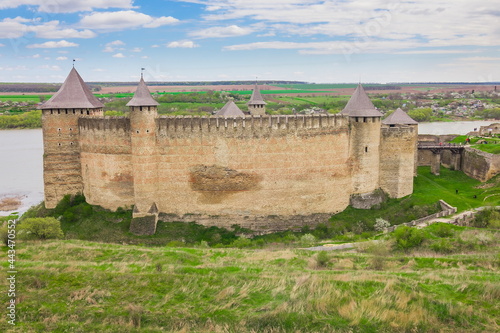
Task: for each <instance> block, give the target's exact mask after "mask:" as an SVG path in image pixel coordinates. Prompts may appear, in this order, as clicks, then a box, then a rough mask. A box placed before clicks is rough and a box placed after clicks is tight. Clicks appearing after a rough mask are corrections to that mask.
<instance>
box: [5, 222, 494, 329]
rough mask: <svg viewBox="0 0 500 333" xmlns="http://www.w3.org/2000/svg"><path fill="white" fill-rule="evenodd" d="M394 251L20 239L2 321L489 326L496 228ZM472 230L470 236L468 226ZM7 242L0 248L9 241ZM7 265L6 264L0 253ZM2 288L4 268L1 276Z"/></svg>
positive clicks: (117, 325)
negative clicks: (10, 305) (447, 249)
mask: <svg viewBox="0 0 500 333" xmlns="http://www.w3.org/2000/svg"><path fill="white" fill-rule="evenodd" d="M436 230H437V227H436V226H433V227H429V228H426V229H424V232H425V233H426V234H427V235H434V238H432V239H431V238H430V240H428V241H427V242H428V244H424V245H423V246H422V247H421V248H417V249H415V250H412V252H409V253H401V252H394V251H391V250H390V249H389V250H387V247H390V236H388V239H387V240H386V241H384V242H382V243H377V245H376V246H378V247H379V248H380V247H383V248H386V250H385V252H384V255H383V256H381V255H380V253H379V252H377V251H380V249H378V250H374V248H360V250H358V251H357V252H352V251H351V252H345V253H344V252H338V251H334V252H328V253H327V254H326V255H325V254H323V255H322V256H321V262H320V261H319V260H320V259H319V257H318V253H314V252H310V251H304V250H292V249H281V250H273V251H270V250H238V249H192V248H161V247H155V248H148V247H142V246H131V245H121V244H103V243H96V242H90V241H77V240H65V241H45V242H35V241H30V242H22V243H19V244H18V245H17V248H16V250H17V254H18V260H17V262H16V265H17V270H18V273H17V277H16V278H17V280H16V286H17V295H18V296H19V299H18V304H17V307H16V313H17V316H18V317H17V320H18V321H17V324H16V326H14V327H12V326H10V325H9V324H7V323H6V317H5V316H2V317H1V318H0V330H2V331H6V332H70V331H73V332H120V333H122V332H124V333H126V332H200V333H205V332H207V333H208V332H210V333H217V332H235V333H236V332H238V333H239V332H242V333H245V332H269V333H271V332H294V333H295V332H442V330H443V328H444V327H446V330H447V331H449V332H453V331H455V332H493V331H495V330H496V329H497V328H498V325H499V324H500V274H499V273H500V265H499V264H500V262H499V259H500V258H499V257H498V237H497V236H498V234H497V233H495V231H489V230H482V231H481V233H483V235H485V236H481V237H482V238H481V239H484V238H485V237H486V238H487V239H489V243H488V246H479V247H475V248H474V249H472V248H470V249H469V248H467V251H466V252H463V251H462V252H457V251H454V252H453V253H450V254H448V255H443V254H440V253H436V252H432V251H431V252H430V251H429V250H428V248H429V246H430V245H431V244H432V242H434V241H435V240H436V239H446V240H449V241H450V242H454V241H456V240H458V239H462V238H463V239H465V240H466V241H468V242H472V243H474V244H475V243H477V242H478V239H479V238H477V237H476V238H474V237H475V236H474V235H477V232H476V231H475V229H471V228H463V227H453V230H452V236H451V237H449V238H442V237H438V236H436V234H439V230H438V231H436ZM471 235H472V236H471ZM2 250H3V251H4V252H5V251H6V248H5V247H3V248H2ZM2 266H3V271H5V269H6V263H2ZM1 281H2V282H1V283H0V284H2V288H3V289H4V290H6V288H7V286H6V279H5V278H2V279H1Z"/></svg>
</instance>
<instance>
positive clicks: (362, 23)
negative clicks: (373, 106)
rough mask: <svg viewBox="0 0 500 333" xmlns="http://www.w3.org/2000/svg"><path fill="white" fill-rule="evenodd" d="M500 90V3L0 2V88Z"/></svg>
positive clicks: (361, 0)
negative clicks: (388, 86)
mask: <svg viewBox="0 0 500 333" xmlns="http://www.w3.org/2000/svg"><path fill="white" fill-rule="evenodd" d="M73 59H76V68H77V69H78V71H79V72H80V74H81V75H82V77H83V78H84V80H86V81H134V80H137V79H138V78H139V76H140V69H141V68H145V72H144V73H145V74H144V75H145V79H146V80H147V81H193V80H201V81H214V80H254V79H255V78H258V79H260V80H299V81H307V82H317V83H325V82H331V83H340V82H358V81H362V82H379V83H385V82H432V81H444V82H453V81H472V82H493V81H500V0H474V1H470V0H415V1H412V0H404V1H403V0H389V1H387V0H179V1H166V0H153V1H145V0H142V1H133V0H0V82H62V81H63V80H64V78H65V77H66V75H67V74H68V72H69V70H70V69H71V66H72V60H73Z"/></svg>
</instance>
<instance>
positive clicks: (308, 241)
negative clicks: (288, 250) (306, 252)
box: [300, 234, 316, 247]
mask: <svg viewBox="0 0 500 333" xmlns="http://www.w3.org/2000/svg"><path fill="white" fill-rule="evenodd" d="M314 243H316V237H314V235H311V234H305V235H302V237H300V245H301V246H304V247H309V246H313V245H314Z"/></svg>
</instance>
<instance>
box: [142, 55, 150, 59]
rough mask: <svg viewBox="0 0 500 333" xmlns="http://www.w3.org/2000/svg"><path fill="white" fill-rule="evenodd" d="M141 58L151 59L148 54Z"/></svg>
mask: <svg viewBox="0 0 500 333" xmlns="http://www.w3.org/2000/svg"><path fill="white" fill-rule="evenodd" d="M141 59H149V57H148V56H147V55H145V56H142V57H141Z"/></svg>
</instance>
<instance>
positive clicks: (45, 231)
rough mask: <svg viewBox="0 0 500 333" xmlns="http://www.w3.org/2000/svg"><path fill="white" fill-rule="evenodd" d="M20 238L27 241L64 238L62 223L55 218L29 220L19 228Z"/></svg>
mask: <svg viewBox="0 0 500 333" xmlns="http://www.w3.org/2000/svg"><path fill="white" fill-rule="evenodd" d="M18 231H19V236H21V237H26V238H27V239H50V238H63V237H64V233H63V232H62V230H61V222H59V221H58V220H56V219H55V218H53V217H38V218H28V219H25V220H23V221H22V223H20V224H19V226H18Z"/></svg>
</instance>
